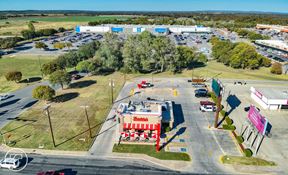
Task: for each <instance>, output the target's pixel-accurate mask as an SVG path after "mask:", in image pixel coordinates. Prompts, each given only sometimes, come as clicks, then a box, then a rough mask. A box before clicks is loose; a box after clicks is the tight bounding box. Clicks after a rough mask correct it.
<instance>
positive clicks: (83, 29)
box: [75, 24, 211, 35]
mask: <svg viewBox="0 0 288 175" xmlns="http://www.w3.org/2000/svg"><path fill="white" fill-rule="evenodd" d="M75 31H76V32H77V33H107V32H112V33H122V32H125V33H131V34H133V33H134V34H137V33H142V32H144V31H149V32H151V33H154V34H162V35H167V34H169V33H176V34H181V33H211V29H210V28H209V27H203V26H168V25H158V26H156V25H141V26H140V25H113V24H107V25H100V26H77V27H76V29H75Z"/></svg>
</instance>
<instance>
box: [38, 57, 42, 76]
mask: <svg viewBox="0 0 288 175" xmlns="http://www.w3.org/2000/svg"><path fill="white" fill-rule="evenodd" d="M38 64H39V69H40V72H41V77H42V79H43V72H42V70H41V62H40V55H38Z"/></svg>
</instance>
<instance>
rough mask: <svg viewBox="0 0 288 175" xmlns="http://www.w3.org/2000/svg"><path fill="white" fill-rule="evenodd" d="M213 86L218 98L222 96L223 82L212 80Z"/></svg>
mask: <svg viewBox="0 0 288 175" xmlns="http://www.w3.org/2000/svg"><path fill="white" fill-rule="evenodd" d="M211 86H212V90H213V92H214V93H215V95H216V96H217V97H219V96H220V95H222V90H223V87H222V85H221V82H220V81H219V80H218V81H217V80H216V79H212V85H211Z"/></svg>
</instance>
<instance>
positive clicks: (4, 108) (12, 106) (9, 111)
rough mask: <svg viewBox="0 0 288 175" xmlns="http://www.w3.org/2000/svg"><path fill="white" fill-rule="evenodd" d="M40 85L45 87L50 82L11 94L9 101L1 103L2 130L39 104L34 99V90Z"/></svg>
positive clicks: (0, 125)
mask: <svg viewBox="0 0 288 175" xmlns="http://www.w3.org/2000/svg"><path fill="white" fill-rule="evenodd" d="M40 84H41V85H44V84H48V82H42V83H37V84H34V85H31V86H27V87H25V88H22V89H19V90H17V91H14V92H11V93H9V95H10V97H9V98H8V99H6V100H3V101H1V102H0V128H2V127H3V126H4V125H6V124H7V123H8V122H10V121H11V120H14V119H15V118H16V117H17V116H18V115H19V114H20V113H21V112H23V111H25V110H27V109H28V108H29V107H31V106H32V105H33V104H35V103H36V102H37V100H36V99H34V98H32V90H33V89H34V88H35V87H36V86H38V85H40Z"/></svg>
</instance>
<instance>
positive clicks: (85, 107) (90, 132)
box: [80, 106, 92, 138]
mask: <svg viewBox="0 0 288 175" xmlns="http://www.w3.org/2000/svg"><path fill="white" fill-rule="evenodd" d="M80 107H81V108H84V110H85V115H86V120H87V123H88V128H89V134H90V138H92V131H91V126H90V121H89V118H88V112H87V108H89V106H80Z"/></svg>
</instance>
